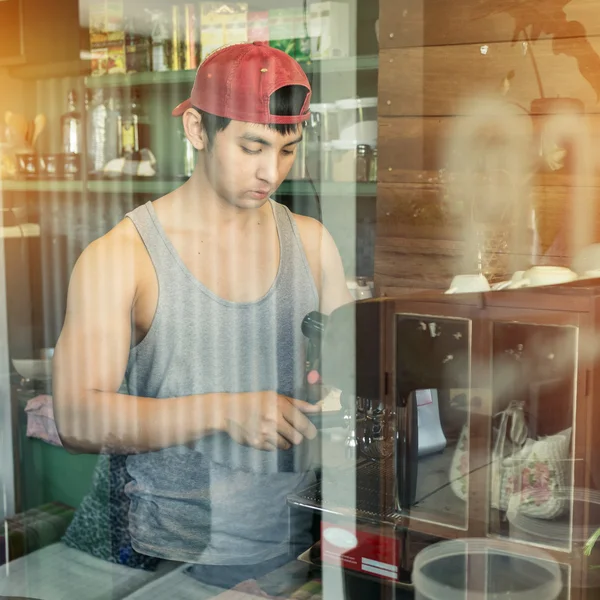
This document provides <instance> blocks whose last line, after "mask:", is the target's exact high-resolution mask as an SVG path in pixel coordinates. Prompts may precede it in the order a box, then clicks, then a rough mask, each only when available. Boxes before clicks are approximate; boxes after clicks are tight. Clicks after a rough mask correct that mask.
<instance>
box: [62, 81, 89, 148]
mask: <svg viewBox="0 0 600 600" xmlns="http://www.w3.org/2000/svg"><path fill="white" fill-rule="evenodd" d="M60 128H61V131H62V147H63V152H64V153H65V154H81V151H82V145H83V138H82V118H81V113H80V112H79V111H78V110H77V92H76V91H75V90H71V91H70V92H69V95H68V97H67V112H66V113H64V114H63V115H62V117H61V118H60Z"/></svg>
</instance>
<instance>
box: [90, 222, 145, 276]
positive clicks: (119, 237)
mask: <svg viewBox="0 0 600 600" xmlns="http://www.w3.org/2000/svg"><path fill="white" fill-rule="evenodd" d="M142 251H143V242H142V240H141V238H140V236H139V234H138V232H137V229H136V228H135V225H134V224H133V222H132V221H131V219H129V218H127V217H125V218H124V219H123V220H122V221H120V222H119V223H117V225H115V226H114V227H113V228H112V229H111V230H110V231H109V232H108V233H105V234H104V235H103V236H101V237H99V238H98V239H96V240H94V241H93V242H92V243H91V244H90V245H89V246H88V247H87V248H86V249H85V250H84V252H83V253H82V255H81V257H80V259H79V261H78V262H80V263H82V264H84V265H86V264H87V265H90V263H95V264H96V265H97V266H101V265H107V266H108V267H111V266H112V265H115V264H118V265H119V270H120V271H123V270H126V269H127V267H128V266H129V265H131V266H132V267H133V266H134V265H135V264H136V263H137V262H138V261H139V260H140V257H141V256H143V252H142Z"/></svg>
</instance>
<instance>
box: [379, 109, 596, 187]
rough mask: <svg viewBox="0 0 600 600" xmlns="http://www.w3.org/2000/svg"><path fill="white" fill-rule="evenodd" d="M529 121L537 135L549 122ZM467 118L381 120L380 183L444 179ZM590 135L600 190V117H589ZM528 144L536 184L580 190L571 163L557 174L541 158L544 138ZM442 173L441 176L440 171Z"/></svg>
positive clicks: (593, 178) (427, 182)
mask: <svg viewBox="0 0 600 600" xmlns="http://www.w3.org/2000/svg"><path fill="white" fill-rule="evenodd" d="M520 118H522V119H524V120H530V122H531V123H532V130H533V131H534V132H536V131H540V130H541V128H542V126H543V123H542V121H543V120H544V119H546V117H544V116H539V115H536V116H532V117H530V116H526V115H525V116H523V117H519V119H520ZM467 119H468V117H463V116H458V117H381V118H380V119H379V140H378V149H379V156H380V159H379V173H378V181H380V182H382V183H422V184H425V185H430V184H438V183H440V180H441V179H443V178H444V172H443V171H442V170H445V169H447V168H448V156H447V153H448V148H451V147H452V146H453V145H456V144H457V143H458V142H462V141H464V136H463V135H462V134H463V132H464V131H465V130H466V127H465V125H466V121H467ZM584 119H585V122H586V128H587V130H588V132H589V136H590V143H591V145H592V148H593V150H594V156H593V158H594V160H593V167H594V172H593V173H592V175H591V179H590V183H591V184H593V185H600V115H587V116H584ZM513 139H514V138H513ZM515 141H516V142H517V143H520V144H524V145H526V146H527V147H528V149H529V152H530V153H531V158H532V160H535V161H536V162H535V163H534V164H533V167H534V169H535V170H532V175H534V174H535V177H534V181H533V185H558V186H569V185H576V184H577V181H576V174H575V173H574V172H573V171H574V170H573V169H572V168H569V163H570V161H569V160H565V161H564V162H565V167H564V168H562V169H559V170H556V171H553V170H552V169H550V167H549V166H548V165H547V164H546V163H545V162H544V161H543V160H542V159H540V158H538V155H539V138H538V137H537V136H535V135H532V136H531V137H530V138H523V139H522V140H515ZM440 171H442V172H440Z"/></svg>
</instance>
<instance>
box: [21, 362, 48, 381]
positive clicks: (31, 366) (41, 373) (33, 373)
mask: <svg viewBox="0 0 600 600" xmlns="http://www.w3.org/2000/svg"><path fill="white" fill-rule="evenodd" d="M12 364H13V366H14V368H15V371H16V372H17V373H18V374H19V375H20V376H21V377H23V378H24V379H38V380H42V381H44V380H47V379H51V378H52V359H51V358H40V359H36V358H19V359H17V358H13V360H12Z"/></svg>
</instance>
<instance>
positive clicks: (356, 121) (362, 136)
mask: <svg viewBox="0 0 600 600" xmlns="http://www.w3.org/2000/svg"><path fill="white" fill-rule="evenodd" d="M335 107H336V109H337V121H338V131H339V135H338V137H339V139H340V140H346V141H348V140H355V142H356V143H357V144H368V145H369V146H373V147H374V146H376V145H377V98H347V99H346V100H338V101H337V102H336V103H335Z"/></svg>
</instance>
